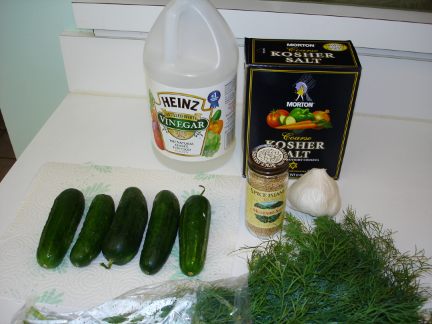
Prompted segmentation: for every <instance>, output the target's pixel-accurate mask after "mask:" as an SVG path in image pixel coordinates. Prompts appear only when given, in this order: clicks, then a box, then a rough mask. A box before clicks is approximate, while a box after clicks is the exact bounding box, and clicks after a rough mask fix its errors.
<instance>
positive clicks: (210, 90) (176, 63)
mask: <svg viewBox="0 0 432 324" xmlns="http://www.w3.org/2000/svg"><path fill="white" fill-rule="evenodd" d="M237 65H238V47H237V43H236V40H235V38H234V36H233V34H232V32H231V30H230V28H229V27H228V25H227V24H226V22H225V20H224V19H223V17H222V16H221V15H220V13H219V12H218V11H217V9H216V8H215V7H214V6H213V5H212V4H211V3H210V2H209V1H207V0H173V1H171V2H170V3H169V4H168V5H167V6H166V7H165V8H164V10H163V11H162V12H161V14H160V15H159V17H158V18H157V20H156V22H155V23H154V25H153V27H152V29H151V31H150V33H149V35H148V37H147V40H146V42H145V46H144V68H145V73H146V82H147V87H148V97H149V107H150V112H151V119H152V130H153V135H154V141H153V143H154V145H155V147H156V148H157V150H158V151H159V152H161V153H162V154H163V155H165V156H168V157H170V158H172V159H175V160H182V161H206V160H211V159H214V158H216V157H220V156H222V155H224V154H225V153H227V152H229V151H231V150H232V147H233V146H234V124H235V98H236V78H237Z"/></svg>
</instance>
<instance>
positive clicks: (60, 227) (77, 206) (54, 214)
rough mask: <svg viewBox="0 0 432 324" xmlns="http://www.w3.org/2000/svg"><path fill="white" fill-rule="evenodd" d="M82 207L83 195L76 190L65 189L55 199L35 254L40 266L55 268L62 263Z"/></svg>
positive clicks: (78, 221) (80, 215)
mask: <svg viewBox="0 0 432 324" xmlns="http://www.w3.org/2000/svg"><path fill="white" fill-rule="evenodd" d="M84 206H85V199H84V195H83V194H82V192H81V191H79V190H78V189H74V188H69V189H66V190H64V191H62V192H61V193H60V194H59V195H58V196H57V197H56V199H55V200H54V203H53V206H52V208H51V211H50V213H49V215H48V219H47V221H46V223H45V226H44V228H43V230H42V234H41V237H40V240H39V245H38V248H37V252H36V259H37V262H38V263H39V265H40V266H42V267H44V268H55V267H57V266H58V265H59V264H60V263H61V262H62V261H63V258H64V257H65V255H66V253H67V251H68V249H69V247H70V245H71V243H72V240H73V238H74V235H75V232H76V230H77V227H78V224H79V223H80V220H81V217H82V214H83V212H84Z"/></svg>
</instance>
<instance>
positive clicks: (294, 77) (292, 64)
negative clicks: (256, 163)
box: [243, 38, 361, 179]
mask: <svg viewBox="0 0 432 324" xmlns="http://www.w3.org/2000/svg"><path fill="white" fill-rule="evenodd" d="M245 70H246V79H245V82H246V87H245V89H246V90H245V125H244V158H243V175H245V173H246V168H247V159H248V155H249V152H251V151H252V149H253V148H254V147H256V146H258V145H262V144H272V145H274V146H276V147H279V148H282V149H285V150H286V151H287V153H288V157H289V160H290V163H289V173H290V176H291V177H300V176H301V175H303V174H304V173H306V172H307V171H308V170H310V169H312V168H325V169H326V170H327V173H328V174H329V175H330V176H331V177H333V178H335V179H337V178H338V177H339V173H340V170H341V166H342V160H343V157H344V152H345V147H346V144H347V140H348V133H349V128H350V123H351V118H352V115H353V109H354V103H355V99H356V94H357V89H358V84H359V79H360V72H361V66H360V62H359V59H358V57H357V54H356V51H355V48H354V46H353V44H352V43H351V41H335V40H281V39H256V38H246V40H245Z"/></svg>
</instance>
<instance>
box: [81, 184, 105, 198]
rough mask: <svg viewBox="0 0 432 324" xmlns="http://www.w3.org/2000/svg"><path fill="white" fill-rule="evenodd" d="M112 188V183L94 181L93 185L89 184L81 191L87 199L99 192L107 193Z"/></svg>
mask: <svg viewBox="0 0 432 324" xmlns="http://www.w3.org/2000/svg"><path fill="white" fill-rule="evenodd" d="M110 189H111V185H109V184H107V183H102V182H98V183H94V184H92V185H89V186H87V187H85V188H83V189H82V190H81V191H82V193H83V195H84V197H85V198H86V200H89V199H92V198H93V197H94V196H96V195H97V194H102V193H107V192H109V191H110Z"/></svg>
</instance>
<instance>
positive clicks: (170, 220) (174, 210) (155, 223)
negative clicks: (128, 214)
mask: <svg viewBox="0 0 432 324" xmlns="http://www.w3.org/2000/svg"><path fill="white" fill-rule="evenodd" d="M179 217H180V204H179V202H178V199H177V197H176V196H175V195H174V194H173V193H172V192H171V191H169V190H162V191H161V192H159V193H158V194H157V195H156V197H155V199H154V201H153V207H152V211H151V216H150V221H149V225H148V228H147V234H146V237H145V240H144V245H143V248H142V251H141V258H140V267H141V270H142V271H143V272H144V273H146V274H150V275H151V274H155V273H156V272H158V271H159V270H160V269H161V268H162V266H163V265H164V264H165V262H166V261H167V259H168V257H169V255H170V253H171V250H172V247H173V245H174V242H175V239H176V236H177V229H178V223H179Z"/></svg>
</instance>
